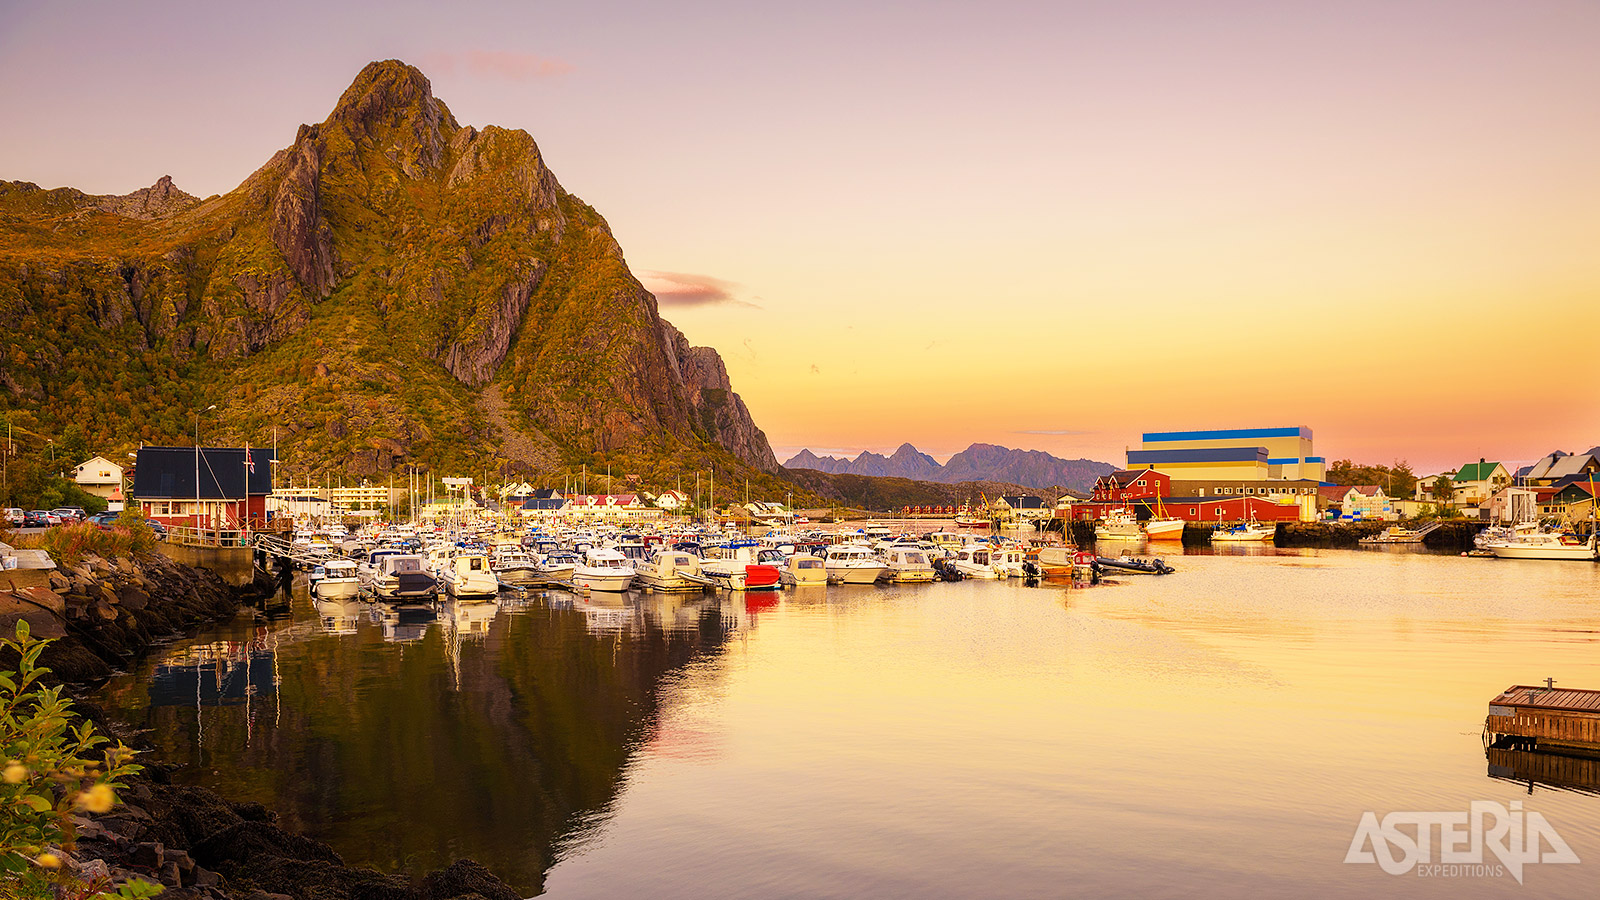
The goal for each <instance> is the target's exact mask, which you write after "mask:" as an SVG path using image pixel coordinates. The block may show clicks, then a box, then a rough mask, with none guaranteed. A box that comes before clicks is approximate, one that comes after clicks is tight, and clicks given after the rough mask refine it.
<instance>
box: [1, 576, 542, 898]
mask: <svg viewBox="0 0 1600 900" xmlns="http://www.w3.org/2000/svg"><path fill="white" fill-rule="evenodd" d="M276 587H277V585H276V584H275V583H273V582H272V581H271V580H270V579H267V578H265V577H261V578H258V579H257V581H256V582H254V583H252V584H249V585H246V586H245V587H243V588H233V587H231V586H229V585H228V584H227V583H226V582H224V581H223V579H222V578H220V577H219V576H217V575H216V574H214V573H212V572H210V571H207V570H205V569H198V568H193V567H190V566H186V565H183V564H180V563H177V562H174V561H172V560H169V559H167V558H166V557H164V556H161V555H160V554H157V553H137V552H136V553H133V554H130V555H125V556H120V557H116V558H107V557H104V556H100V555H97V554H96V553H94V552H89V551H87V550H83V551H82V552H79V553H78V554H77V559H75V560H74V564H73V565H70V566H67V565H63V566H62V568H60V569H59V570H58V571H56V572H53V573H52V574H51V575H50V578H49V585H48V587H43V586H36V587H27V588H18V587H17V586H16V585H15V583H14V582H11V583H8V582H7V581H6V580H4V579H3V578H0V601H4V602H5V605H4V606H3V608H0V611H3V612H4V614H3V615H0V633H4V634H10V633H12V631H13V630H14V628H15V622H16V620H17V619H18V618H26V619H27V620H28V622H29V625H30V626H31V630H32V633H33V635H34V636H35V637H45V638H50V639H51V641H50V643H49V644H48V645H47V646H45V647H44V648H43V652H42V653H41V654H40V656H39V659H38V663H39V664H40V665H43V666H47V667H49V668H50V669H51V674H50V675H49V676H46V677H47V678H50V679H55V680H57V681H58V682H59V683H61V684H64V685H66V686H67V688H68V689H69V691H72V692H74V693H75V694H76V695H77V701H76V703H75V705H74V710H73V711H74V712H75V713H76V714H78V715H81V716H82V717H84V718H85V719H87V720H88V721H89V722H91V723H92V724H93V725H94V727H95V729H96V730H97V731H99V732H100V733H101V734H107V735H110V736H111V737H112V738H114V739H116V740H119V741H121V742H122V743H125V744H126V745H128V746H129V747H132V748H134V749H135V750H140V751H146V752H141V753H140V754H139V755H138V757H137V758H136V760H135V761H136V762H137V763H139V764H141V765H142V766H143V767H144V770H143V771H142V772H140V773H137V774H134V775H130V776H126V777H124V778H122V779H121V783H122V788H121V790H120V791H119V800H120V801H121V802H120V803H119V804H118V805H117V806H115V807H114V808H112V809H110V810H109V811H105V812H99V813H96V812H93V811H90V810H87V809H77V810H76V811H75V812H74V814H73V815H72V816H71V817H70V820H69V822H68V823H67V830H66V833H64V834H63V835H62V836H61V840H60V841H59V846H60V850H61V852H60V853H59V854H54V853H52V854H46V855H44V857H43V858H45V859H47V860H48V861H49V862H52V863H57V864H59V866H60V868H59V869H56V870H53V871H51V872H48V873H41V871H40V870H39V869H38V864H37V863H36V862H34V861H32V860H28V861H27V865H28V866H31V867H33V869H32V870H30V871H31V872H32V874H33V875H35V876H38V875H41V874H45V875H49V877H51V878H66V879H72V880H75V881H76V882H77V883H78V884H79V885H82V884H97V885H99V886H100V887H101V888H102V889H111V888H110V886H111V885H115V884H123V883H125V882H128V881H129V880H130V879H143V880H145V881H148V882H152V883H157V884H161V885H163V886H165V888H166V890H165V892H164V893H162V895H161V896H162V897H164V898H173V900H202V898H204V900H343V898H351V900H358V898H359V900H467V898H477V900H520V898H519V897H518V895H517V893H516V892H515V891H513V890H512V889H511V888H509V887H507V886H506V885H505V884H504V883H502V882H501V881H499V880H498V879H496V878H495V877H494V876H493V875H491V874H490V873H489V872H488V871H487V870H485V869H484V868H483V867H482V866H480V865H478V864H477V863H475V862H472V861H471V860H458V861H457V862H455V863H454V864H452V865H450V866H448V867H446V868H444V869H441V870H439V871H436V872H433V873H431V874H428V875H425V876H421V875H419V876H416V877H411V876H406V875H385V874H383V873H381V872H377V871H374V870H371V869H362V868H355V867H351V866H346V865H345V864H344V862H343V860H341V859H340V857H339V855H338V854H337V853H335V852H334V851H333V850H332V848H330V847H328V846H327V845H326V844H322V843H320V842H318V841H313V840H311V839H309V838H306V837H303V836H301V835H298V834H294V833H292V832H289V831H285V830H284V829H282V828H280V827H278V826H277V825H276V824H275V819H276V814H274V813H273V812H271V811H270V810H267V809H265V808H264V807H262V806H261V805H260V804H255V803H245V804H240V803H232V802H229V801H228V800H226V799H224V798H223V797H221V796H219V795H217V794H216V793H214V792H212V791H209V790H206V789H204V788H197V787H187V786H180V785H174V784H172V783H171V777H170V776H171V773H172V772H174V771H176V770H177V768H178V767H177V766H171V765H167V764H165V763H163V762H162V761H161V760H159V759H156V758H154V757H152V756H151V754H150V753H149V752H148V751H149V750H151V749H152V745H151V744H150V742H148V741H146V740H144V739H143V738H142V737H141V735H139V734H138V733H136V732H135V731H134V730H133V729H132V728H130V727H129V726H127V725H126V724H125V723H122V722H118V721H116V720H114V719H111V718H109V717H108V716H107V715H106V714H105V713H104V712H103V711H102V710H101V709H99V708H98V707H97V706H95V704H94V702H93V700H94V693H95V690H96V689H97V688H98V687H99V686H100V685H101V684H102V683H103V682H104V680H105V679H106V678H107V677H108V676H110V675H111V674H113V673H114V672H115V671H117V670H125V669H127V668H128V667H130V666H132V665H135V664H137V662H138V661H139V659H140V658H141V657H142V656H143V655H144V654H145V653H147V652H148V651H149V650H150V649H151V648H152V647H153V646H154V645H155V644H156V643H157V642H160V641H166V640H170V639H171V638H173V637H177V636H181V634H182V633H183V632H185V631H188V630H190V629H193V628H194V627H196V626H198V625H200V624H202V623H205V622H210V621H217V620H220V619H226V618H229V617H232V616H233V615H235V614H237V613H238V611H239V609H240V607H241V605H245V604H254V603H260V602H262V601H264V600H265V599H267V598H268V597H270V596H271V595H272V593H273V590H274V589H275V588H276ZM18 663H19V659H18V655H17V653H16V652H15V650H10V649H8V650H6V651H0V670H4V671H16V670H17V669H18ZM9 738H10V736H8V735H4V734H0V739H4V740H5V741H6V742H9ZM3 762H4V760H0V763H3ZM400 788H401V786H399V785H396V789H397V790H398V789H400ZM4 814H5V813H4V811H3V810H0V816H3V815H4ZM4 825H5V823H4V822H0V826H4ZM8 877H11V876H9V875H8V874H7V872H6V871H4V866H3V865H0V896H6V897H11V896H13V895H14V894H15V891H17V890H23V889H25V887H24V886H25V882H24V881H20V880H12V881H7V878H8ZM16 896H18V897H19V900H32V897H33V896H38V897H40V898H43V897H46V896H49V895H48V894H37V895H34V894H31V893H23V894H19V895H16ZM75 896H80V895H75ZM112 896H115V895H114V894H113V895H112Z"/></svg>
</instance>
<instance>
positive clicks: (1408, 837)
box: [1344, 800, 1578, 884]
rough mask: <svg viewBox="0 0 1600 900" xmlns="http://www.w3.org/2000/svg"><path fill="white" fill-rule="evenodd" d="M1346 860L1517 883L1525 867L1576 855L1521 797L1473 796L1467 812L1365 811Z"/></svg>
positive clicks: (1396, 871) (1396, 870) (1423, 874)
mask: <svg viewBox="0 0 1600 900" xmlns="http://www.w3.org/2000/svg"><path fill="white" fill-rule="evenodd" d="M1435 847H1437V848H1438V859H1437V860H1435V858H1434V855H1435V854H1434V848H1435ZM1485 850H1488V851H1489V855H1490V857H1492V860H1494V861H1490V860H1488V859H1486V858H1485V856H1484V851H1485ZM1344 861H1345V862H1347V863H1377V864H1378V867H1379V868H1381V869H1383V871H1385V872H1388V873H1389V874H1390V875H1404V874H1406V873H1407V872H1410V871H1413V870H1415V871H1416V874H1417V877H1419V878H1429V877H1432V878H1460V877H1495V878H1498V877H1500V876H1501V875H1503V874H1505V873H1506V872H1508V871H1509V872H1510V873H1511V877H1513V878H1515V879H1516V880H1517V883H1518V884H1521V883H1522V867H1523V866H1525V865H1527V864H1530V863H1575V862H1578V854H1576V853H1573V852H1572V848H1571V847H1569V846H1567V842H1566V841H1564V840H1562V839H1561V835H1559V834H1557V833H1556V830H1555V829H1554V828H1552V827H1550V823H1549V822H1548V821H1546V820H1545V817H1544V816H1542V815H1540V814H1539V813H1536V812H1524V811H1523V809H1522V801H1520V800H1513V801H1511V805H1510V808H1507V807H1506V806H1504V805H1502V804H1500V803H1497V802H1495V801H1493V800H1474V801H1472V803H1471V804H1470V809H1469V811H1467V812H1391V813H1389V814H1387V815H1385V816H1384V817H1383V820H1382V821H1381V822H1380V821H1379V820H1378V815H1377V813H1373V812H1366V813H1363V814H1362V815H1361V822H1360V824H1358V825H1356V834H1355V837H1354V838H1353V839H1352V840H1351V841H1350V850H1349V852H1347V853H1346V854H1345V857H1344Z"/></svg>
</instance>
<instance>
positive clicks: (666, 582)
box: [634, 550, 711, 592]
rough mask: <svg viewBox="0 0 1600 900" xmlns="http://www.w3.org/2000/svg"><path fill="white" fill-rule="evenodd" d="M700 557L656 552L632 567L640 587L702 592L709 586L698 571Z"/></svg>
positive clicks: (675, 552) (664, 551)
mask: <svg viewBox="0 0 1600 900" xmlns="http://www.w3.org/2000/svg"><path fill="white" fill-rule="evenodd" d="M700 565H701V563H700V557H698V556H695V555H694V554H693V553H689V552H686V551H683V550H658V551H656V553H655V555H654V556H652V557H650V558H649V559H647V560H645V561H644V562H642V563H637V564H635V566H634V571H635V573H636V575H637V581H638V583H639V584H640V585H641V586H644V587H648V588H650V589H652V590H657V591H667V592H674V591H703V590H705V589H706V588H707V587H710V586H711V583H710V582H709V581H708V580H707V578H706V576H705V575H704V574H703V573H702V572H701V571H700Z"/></svg>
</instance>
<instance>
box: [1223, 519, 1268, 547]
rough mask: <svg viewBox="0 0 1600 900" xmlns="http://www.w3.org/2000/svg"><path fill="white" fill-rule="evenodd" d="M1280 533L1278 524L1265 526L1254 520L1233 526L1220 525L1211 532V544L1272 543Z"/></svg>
mask: <svg viewBox="0 0 1600 900" xmlns="http://www.w3.org/2000/svg"><path fill="white" fill-rule="evenodd" d="M1277 533H1278V526H1277V524H1276V523H1273V524H1271V525H1263V524H1262V523H1260V522H1257V521H1256V520H1255V519H1254V518H1252V519H1250V520H1249V521H1246V522H1236V523H1234V524H1232V525H1223V524H1220V523H1219V524H1218V525H1217V527H1216V528H1214V529H1212V531H1211V542H1212V543H1214V544H1218V543H1235V542H1240V541H1270V540H1272V538H1273V536H1274V535H1276V534H1277Z"/></svg>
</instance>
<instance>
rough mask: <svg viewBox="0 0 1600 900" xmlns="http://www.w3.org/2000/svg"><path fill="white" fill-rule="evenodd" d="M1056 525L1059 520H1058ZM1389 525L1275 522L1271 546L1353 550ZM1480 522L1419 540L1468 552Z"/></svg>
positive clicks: (1198, 538)
mask: <svg viewBox="0 0 1600 900" xmlns="http://www.w3.org/2000/svg"><path fill="white" fill-rule="evenodd" d="M1058 521H1059V520H1058ZM1393 524H1394V523H1393V522H1279V523H1278V532H1277V534H1276V535H1275V536H1274V537H1273V541H1272V542H1273V544H1274V545H1276V546H1279V547H1325V548H1338V547H1351V548H1353V547H1357V546H1359V545H1360V542H1361V539H1362V538H1364V537H1368V536H1370V535H1374V534H1377V533H1378V532H1380V531H1382V530H1384V529H1385V528H1387V527H1389V526H1390V525H1393ZM1070 525H1071V528H1072V540H1073V542H1074V543H1076V544H1077V545H1078V546H1080V547H1090V546H1093V545H1094V542H1095V541H1094V523H1092V522H1081V521H1075V522H1072V523H1070ZM1483 527H1484V526H1483V523H1482V522H1475V521H1470V520H1467V519H1454V520H1446V521H1445V522H1444V524H1443V525H1441V526H1439V528H1438V530H1436V531H1434V532H1432V533H1431V534H1427V535H1424V536H1423V539H1422V545H1423V546H1424V547H1426V548H1427V549H1429V550H1454V551H1458V552H1459V551H1462V550H1471V549H1472V546H1473V545H1472V539H1473V537H1475V536H1476V535H1477V533H1478V532H1479V531H1481V530H1482V529H1483ZM1210 543H1211V526H1210V525H1200V524H1197V523H1192V522H1191V523H1190V524H1188V525H1186V526H1184V529H1183V545H1184V546H1185V547H1204V546H1207V545H1209V544H1210Z"/></svg>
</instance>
